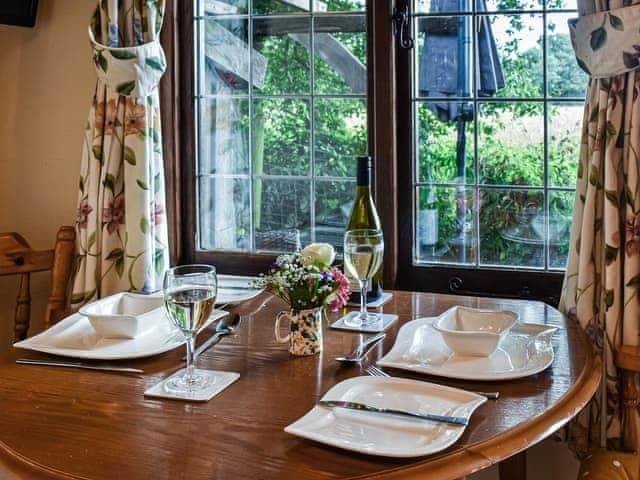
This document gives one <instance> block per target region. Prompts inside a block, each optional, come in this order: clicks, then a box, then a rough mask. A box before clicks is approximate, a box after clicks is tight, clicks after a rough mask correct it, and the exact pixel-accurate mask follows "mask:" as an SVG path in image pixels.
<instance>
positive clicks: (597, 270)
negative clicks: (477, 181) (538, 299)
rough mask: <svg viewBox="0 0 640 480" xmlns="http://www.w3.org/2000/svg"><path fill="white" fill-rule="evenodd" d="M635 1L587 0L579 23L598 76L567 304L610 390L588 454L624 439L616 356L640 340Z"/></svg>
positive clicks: (589, 427)
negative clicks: (595, 445) (598, 357)
mask: <svg viewBox="0 0 640 480" xmlns="http://www.w3.org/2000/svg"><path fill="white" fill-rule="evenodd" d="M632 3H636V4H640V0H635V2H629V1H628V0H610V1H608V2H607V1H606V0H605V1H600V0H579V10H580V17H579V20H578V21H577V23H573V24H572V25H571V28H572V40H573V42H574V49H575V50H576V56H577V58H578V63H579V64H580V66H581V67H582V68H583V69H584V70H585V71H587V73H590V74H591V80H590V83H589V86H588V92H587V98H586V105H585V110H584V118H583V128H582V145H581V151H580V159H579V167H578V181H577V187H576V196H575V207H574V223H573V230H572V234H571V243H570V245H571V249H570V252H569V259H568V265H567V271H566V276H565V283H564V288H563V297H562V301H561V305H560V307H561V309H562V310H564V311H565V312H566V313H567V314H568V315H569V316H571V317H574V318H576V319H577V320H578V321H579V322H580V324H581V325H582V326H583V327H584V328H585V330H586V331H587V333H588V334H589V335H590V336H591V338H592V339H593V342H594V345H595V347H596V348H597V349H598V350H600V351H601V352H602V354H603V361H604V364H605V370H606V378H605V381H604V385H605V387H606V388H603V390H602V393H601V395H597V396H596V398H595V399H594V401H593V402H592V404H591V406H590V409H589V410H588V411H586V412H585V414H584V415H583V418H582V420H583V421H581V422H578V423H577V424H576V425H575V426H574V428H573V429H572V434H573V436H574V440H575V441H576V442H577V445H576V446H577V447H578V449H579V450H582V451H583V450H585V449H586V448H587V447H588V444H589V443H590V442H593V441H598V439H599V438H600V437H602V439H603V440H604V437H605V436H606V438H607V441H608V442H607V443H608V446H609V447H613V448H616V447H618V446H619V445H620V443H619V440H620V414H621V410H620V406H621V405H620V403H621V399H620V396H619V386H618V383H619V379H618V377H617V374H616V369H615V366H614V362H613V352H614V349H615V347H616V346H617V345H620V344H621V343H623V344H629V345H638V333H639V330H640V329H639V327H640V182H639V179H638V175H639V173H640V99H638V93H639V91H640V72H639V71H638V70H634V69H635V68H636V67H637V66H638V61H637V59H638V57H640V55H638V52H640V35H639V31H638V22H637V21H633V20H632V18H633V16H635V15H637V13H638V12H640V10H638V8H637V6H636V5H632ZM625 32H626V35H627V37H626V38H625ZM629 37H631V38H632V40H631V46H629ZM634 37H635V40H634V39H633V38H634ZM633 41H636V43H637V44H633ZM625 45H626V46H625ZM627 48H630V49H631V51H626V49H627ZM634 58H635V61H631V60H632V59H634ZM605 59H606V60H605ZM605 61H606V62H608V63H607V64H605V63H604V62H605ZM623 71H624V72H626V73H620V72H623ZM602 443H603V442H602Z"/></svg>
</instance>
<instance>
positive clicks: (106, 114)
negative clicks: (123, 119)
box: [95, 100, 117, 134]
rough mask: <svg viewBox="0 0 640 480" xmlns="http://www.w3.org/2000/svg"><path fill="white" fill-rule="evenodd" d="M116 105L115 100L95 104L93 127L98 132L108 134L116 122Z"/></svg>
mask: <svg viewBox="0 0 640 480" xmlns="http://www.w3.org/2000/svg"><path fill="white" fill-rule="evenodd" d="M116 112H117V106H116V101H115V100H109V101H108V102H106V104H105V102H98V103H97V104H96V118H95V127H96V130H97V131H98V133H99V134H110V133H112V132H113V128H114V127H115V124H116Z"/></svg>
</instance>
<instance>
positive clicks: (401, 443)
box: [284, 376, 487, 458]
mask: <svg viewBox="0 0 640 480" xmlns="http://www.w3.org/2000/svg"><path fill="white" fill-rule="evenodd" d="M322 400H342V401H348V402H360V403H365V404H368V405H372V406H374V407H382V408H395V409H400V410H408V411H411V412H419V413H434V414H438V415H450V416H456V417H465V418H467V419H468V418H470V417H471V414H472V413H473V412H474V410H475V409H476V408H478V406H480V405H482V404H483V403H484V402H485V401H486V400H487V399H486V398H485V397H482V396H480V395H476V394H474V393H471V392H466V391H464V390H459V389H456V388H451V387H445V386H442V385H436V384H433V383H427V382H420V381H416V380H409V379H404V378H394V377H374V376H366V377H354V378H349V379H347V380H344V381H343V382H340V383H338V384H337V385H335V386H333V387H332V388H331V389H330V390H329V391H328V392H327V393H326V394H325V395H324V397H322ZM464 429H465V427H464V426H463V425H450V424H446V423H441V422H431V421H428V420H422V419H413V418H409V417H401V416H398V415H392V414H385V413H372V412H363V411H358V410H347V409H344V408H330V407H325V406H320V405H316V406H315V407H313V408H312V409H311V411H309V412H308V413H307V414H306V415H305V416H303V417H302V418H300V419H299V420H297V421H296V422H294V423H292V424H291V425H289V426H288V427H286V428H285V429H284V431H285V432H287V433H291V434H293V435H297V436H299V437H303V438H308V439H310V440H315V441H317V442H321V443H325V444H327V445H332V446H334V447H339V448H344V449H346V450H351V451H354V452H360V453H366V454H369V455H379V456H385V457H399V458H402V457H419V456H423V455H429V454H432V453H435V452H439V451H441V450H444V449H445V448H447V447H449V446H450V445H452V444H453V443H455V442H456V441H457V440H458V439H459V438H460V436H461V435H462V433H463V432H464Z"/></svg>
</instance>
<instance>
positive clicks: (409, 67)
mask: <svg viewBox="0 0 640 480" xmlns="http://www.w3.org/2000/svg"><path fill="white" fill-rule="evenodd" d="M409 1H410V0H409ZM411 52H412V51H411V50H404V49H401V50H398V52H397V55H396V57H397V104H396V109H397V110H396V111H397V122H398V136H397V142H398V158H399V159H400V161H399V162H398V182H399V183H398V184H399V185H407V186H408V188H398V212H399V214H398V232H399V234H398V245H397V247H398V250H399V251H400V252H402V254H401V255H399V256H398V266H397V268H398V272H399V273H398V282H397V284H396V286H397V288H399V289H403V290H417V291H428V292H436V293H453V294H459V295H472V296H492V297H506V298H524V299H536V300H543V301H545V302H547V303H549V304H552V305H557V303H558V301H559V296H560V291H561V288H562V281H563V277H564V274H563V273H562V272H548V271H539V270H526V269H520V268H518V269H516V268H512V269H509V268H508V267H507V268H501V269H496V268H487V267H484V268H483V267H480V268H478V267H459V266H451V265H442V266H440V265H428V266H427V265H414V263H413V260H412V258H413V255H412V252H413V232H414V225H413V222H414V215H413V194H414V191H413V187H412V185H413V163H414V161H415V159H414V155H415V150H414V148H413V145H414V143H413V142H414V140H415V139H414V132H415V128H414V118H415V115H414V112H413V105H412V101H411V88H412V83H411V82H412V75H414V72H413V62H412V61H411V55H412V53H411Z"/></svg>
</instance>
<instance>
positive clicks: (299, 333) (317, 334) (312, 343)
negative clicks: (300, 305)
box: [275, 307, 322, 356]
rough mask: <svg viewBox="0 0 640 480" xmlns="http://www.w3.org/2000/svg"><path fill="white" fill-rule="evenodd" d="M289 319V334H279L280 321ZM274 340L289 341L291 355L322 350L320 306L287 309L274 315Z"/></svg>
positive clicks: (314, 352) (309, 353) (301, 354)
mask: <svg viewBox="0 0 640 480" xmlns="http://www.w3.org/2000/svg"><path fill="white" fill-rule="evenodd" d="M282 320H288V321H289V334H288V335H287V336H285V337H283V336H281V335H280V322H281V321H282ZM275 334H276V340H277V341H278V342H279V343H287V342H288V343H289V353H291V355H296V356H303V355H315V354H316V353H319V352H320V351H321V350H322V307H318V308H312V309H308V310H300V311H295V310H289V311H286V312H280V313H279V314H278V316H277V317H276V327H275Z"/></svg>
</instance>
